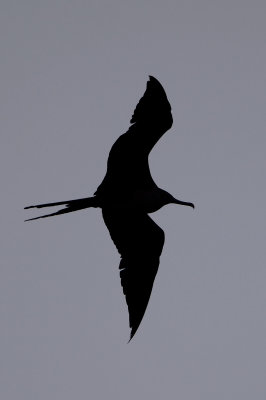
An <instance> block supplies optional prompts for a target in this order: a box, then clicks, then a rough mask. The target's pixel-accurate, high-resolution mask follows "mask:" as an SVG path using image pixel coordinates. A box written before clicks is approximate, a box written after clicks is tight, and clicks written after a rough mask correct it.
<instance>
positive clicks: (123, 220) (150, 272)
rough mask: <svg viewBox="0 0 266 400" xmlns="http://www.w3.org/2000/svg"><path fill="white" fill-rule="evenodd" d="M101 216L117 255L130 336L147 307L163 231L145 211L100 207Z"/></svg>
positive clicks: (158, 260)
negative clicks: (119, 256)
mask: <svg viewBox="0 0 266 400" xmlns="http://www.w3.org/2000/svg"><path fill="white" fill-rule="evenodd" d="M103 219H104V222H105V224H106V226H107V228H108V230H109V232H110V235H111V238H112V240H113V242H114V244H115V245H116V247H117V250H118V251H119V253H120V255H121V261H120V265H119V269H120V278H121V285H122V287H123V292H124V295H125V297H126V302H127V305H128V312H129V325H130V328H131V334H130V339H132V337H133V336H134V334H135V333H136V331H137V329H138V327H139V325H140V323H141V320H142V318H143V316H144V313H145V310H146V308H147V305H148V302H149V298H150V295H151V291H152V287H153V282H154V279H155V276H156V274H157V270H158V267H159V263H160V255H161V252H162V249H163V245H164V232H163V230H162V229H161V228H160V227H159V226H158V225H156V223H155V222H154V221H153V220H152V219H151V218H150V217H149V216H148V215H147V214H145V213H140V212H132V213H130V214H129V212H124V211H121V210H117V211H116V210H113V209H112V210H110V209H106V208H104V209H103Z"/></svg>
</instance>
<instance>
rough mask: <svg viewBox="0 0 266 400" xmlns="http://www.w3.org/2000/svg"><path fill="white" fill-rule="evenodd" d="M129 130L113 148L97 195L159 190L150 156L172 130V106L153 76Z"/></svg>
mask: <svg viewBox="0 0 266 400" xmlns="http://www.w3.org/2000/svg"><path fill="white" fill-rule="evenodd" d="M130 122H131V124H133V125H131V126H130V128H129V129H128V131H127V132H126V133H124V134H123V135H121V136H120V137H119V138H118V139H117V141H116V142H115V143H114V145H113V146H112V148H111V151H110V154H109V157H108V162H107V172H106V175H105V178H104V180H103V182H102V183H101V185H100V186H99V187H98V189H97V191H96V192H95V194H96V195H100V194H107V193H109V192H111V191H116V192H118V191H123V192H125V191H126V190H131V188H132V187H133V186H134V187H138V188H139V189H150V188H151V187H154V186H156V185H155V183H154V181H153V179H152V177H151V174H150V170H149V163H148V156H149V153H150V151H151V150H152V148H153V147H154V145H155V144H156V143H157V141H158V140H159V139H160V138H161V137H162V135H163V134H164V133H165V132H166V131H167V130H168V129H170V128H171V126H172V123H173V118H172V114H171V106H170V104H169V101H168V99H167V96H166V93H165V91H164V89H163V87H162V85H161V84H160V82H159V81H158V80H157V79H155V78H154V77H152V76H150V80H149V81H148V82H147V88H146V91H145V93H144V95H143V97H142V98H141V99H140V101H139V103H138V104H137V106H136V108H135V111H134V113H133V116H132V118H131V121H130Z"/></svg>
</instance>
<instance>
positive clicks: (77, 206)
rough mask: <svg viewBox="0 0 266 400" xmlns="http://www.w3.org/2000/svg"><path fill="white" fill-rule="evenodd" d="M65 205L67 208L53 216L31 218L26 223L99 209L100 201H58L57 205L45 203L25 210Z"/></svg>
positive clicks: (91, 199) (89, 198)
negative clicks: (85, 209)
mask: <svg viewBox="0 0 266 400" xmlns="http://www.w3.org/2000/svg"><path fill="white" fill-rule="evenodd" d="M61 205H65V206H66V207H65V208H63V209H62V210H59V211H56V212H54V213H52V214H46V215H41V216H40V217H35V218H29V219H26V220H25V221H33V220H34V219H40V218H47V217H53V216H54V215H60V214H66V213H70V212H73V211H78V210H83V209H84V208H89V207H99V204H98V201H97V198H96V197H84V198H83V199H76V200H67V201H58V202H56V203H45V204H36V205H34V206H28V207H24V209H28V208H43V207H54V206H61Z"/></svg>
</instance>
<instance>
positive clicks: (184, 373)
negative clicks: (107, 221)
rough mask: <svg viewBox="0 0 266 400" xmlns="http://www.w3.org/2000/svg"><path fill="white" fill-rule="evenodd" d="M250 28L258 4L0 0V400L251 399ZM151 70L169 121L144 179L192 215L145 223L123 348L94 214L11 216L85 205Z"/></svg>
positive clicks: (260, 377) (262, 88)
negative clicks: (149, 229)
mask: <svg viewBox="0 0 266 400" xmlns="http://www.w3.org/2000/svg"><path fill="white" fill-rule="evenodd" d="M265 18H266V3H265V1H259V0H258V1H257V0H253V1H246V0H241V1H240V0H238V1H237V0H230V1H229V0H223V1H217V0H213V1H207V0H184V1H183V0H182V1H176V0H175V1H170V0H164V1H157V0H156V1H145V0H144V1H143V0H142V1H139V0H135V1H134V2H133V1H129V0H123V1H122V0H121V1H118V0H113V1H102V0H97V1H87V2H86V1H82V0H77V1H75V2H73V1H60V0H53V1H51V0H47V1H38V0H37V1H36V0H34V1H33V0H31V1H30V0H24V1H13V0H8V1H3V2H2V3H1V12H0V37H1V44H0V46H1V47H0V54H1V100H0V101H1V105H0V114H1V118H0V119H1V148H0V152H1V154H0V171H1V172H0V173H1V185H2V190H1V238H0V239H1V244H2V246H1V247H2V250H1V280H0V304H1V308H0V310H1V314H0V318H1V332H0V337H1V339H0V344H1V358H0V359H1V370H0V380H1V384H0V397H1V399H4V400H47V399H49V400H61V399H64V400H70V399H71V400H72V399H87V398H88V399H94V400H102V399H106V398H108V399H110V400H113V399H115V400H120V399H127V400H133V399H134V400H135V399H148V400H150V399H152V400H161V399H164V398H165V399H180V400H181V399H182V400H201V399H204V400H213V399H215V400H224V399H226V400H238V399H241V400H250V399H256V400H264V399H265V398H266V383H265V382H266V339H265V338H266V318H265V302H266V291H265V285H266V271H265V220H266V218H265V217H266V211H265V203H266V186H265V172H266V161H265V145H266V136H265V125H266V117H265V115H266V113H265V100H266V99H265V93H266V80H265V70H266V68H265V67H266V65H265V64H266V52H265V34H266V24H265ZM149 74H150V75H154V76H155V77H156V78H158V79H159V80H160V82H161V83H162V84H163V86H164V88H165V90H166V93H167V95H168V98H169V101H170V103H171V105H172V111H173V117H174V125H173V128H172V129H171V131H169V132H168V133H167V134H166V135H165V136H164V137H163V138H162V140H161V141H160V142H159V143H158V145H157V146H156V148H155V149H154V151H153V153H152V155H151V158H150V164H151V169H152V174H153V177H154V179H155V180H156V182H157V183H158V185H159V186H161V187H162V188H165V189H166V190H168V191H170V192H171V193H172V194H173V195H174V196H177V197H178V198H180V199H183V200H187V201H192V202H194V203H195V204H196V209H195V211H193V210H191V209H186V208H185V207H176V206H168V207H165V208H163V209H161V210H160V211H159V212H157V213H156V214H153V218H154V220H155V221H156V222H157V223H158V224H159V225H160V226H161V227H162V228H163V229H164V231H165V234H166V244H165V247H164V252H163V255H162V257H161V265H160V269H159V272H158V275H157V278H156V282H155V285H154V289H153V293H152V297H151V301H150V304H149V307H148V310H147V313H146V315H145V318H144V320H143V322H142V324H141V327H140V329H139V331H138V333H137V334H136V336H135V337H134V340H133V341H132V342H131V343H130V344H129V345H127V344H126V343H127V340H128V338H129V328H128V313H127V308H126V303H125V299H124V296H123V294H122V289H121V287H120V279H119V274H118V263H119V255H118V253H117V251H116V249H115V247H114V245H113V243H112V241H111V239H110V237H109V234H108V232H107V229H106V227H105V226H104V223H103V221H102V218H101V214H100V211H99V210H94V209H91V210H87V211H81V212H78V213H73V214H69V215H66V216H59V217H56V218H53V219H47V220H40V221H35V222H32V223H27V224H26V223H24V222H23V220H24V219H25V218H27V217H31V216H34V215H35V213H34V211H32V212H30V210H29V211H28V212H26V211H24V210H23V207H24V206H25V205H29V204H32V203H39V202H46V201H47V202H48V201H60V200H67V199H71V198H75V197H82V196H87V195H91V194H93V192H94V191H95V189H96V188H97V186H98V184H99V183H100V182H101V179H102V178H103V176H104V173H105V168H106V159H107V155H108V152H109V150H110V147H111V145H112V143H113V142H114V141H115V139H116V138H117V137H118V136H119V135H120V134H122V133H123V132H125V131H126V130H127V128H128V126H129V120H130V117H131V114H132V112H133V110H134V107H135V105H136V103H137V102H138V100H139V98H140V97H141V96H142V94H143V93H144V90H145V86H146V81H147V79H148V75H149ZM36 214H37V213H36Z"/></svg>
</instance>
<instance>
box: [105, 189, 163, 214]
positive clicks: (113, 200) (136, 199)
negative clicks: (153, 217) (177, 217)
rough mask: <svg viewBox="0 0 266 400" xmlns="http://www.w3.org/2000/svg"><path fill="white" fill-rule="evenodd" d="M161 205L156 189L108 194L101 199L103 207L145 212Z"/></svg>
mask: <svg viewBox="0 0 266 400" xmlns="http://www.w3.org/2000/svg"><path fill="white" fill-rule="evenodd" d="M163 205H164V203H163V201H162V199H161V196H160V194H159V192H157V190H135V191H132V192H131V193H129V192H127V193H119V194H110V195H108V196H106V197H105V198H104V199H103V207H108V208H109V207H110V208H114V209H123V210H125V209H127V210H129V211H130V210H133V209H134V210H139V211H142V212H145V213H153V212H155V211H157V210H159V209H160V208H161V207H163Z"/></svg>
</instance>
